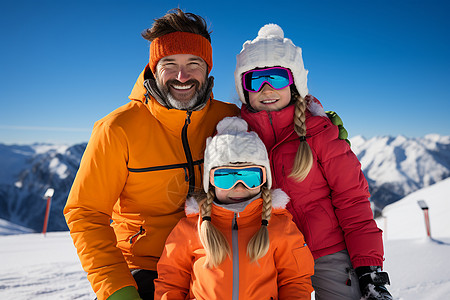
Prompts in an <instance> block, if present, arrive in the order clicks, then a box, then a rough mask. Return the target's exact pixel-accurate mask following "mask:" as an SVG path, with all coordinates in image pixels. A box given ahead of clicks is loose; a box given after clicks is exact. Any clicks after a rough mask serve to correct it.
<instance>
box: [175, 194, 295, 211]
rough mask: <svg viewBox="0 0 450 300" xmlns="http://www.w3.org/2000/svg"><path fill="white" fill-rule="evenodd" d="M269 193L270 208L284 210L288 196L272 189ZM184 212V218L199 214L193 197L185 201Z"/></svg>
mask: <svg viewBox="0 0 450 300" xmlns="http://www.w3.org/2000/svg"><path fill="white" fill-rule="evenodd" d="M270 192H271V194H272V208H273V209H274V210H281V209H286V205H287V204H288V203H289V201H290V199H289V196H288V195H287V194H286V193H285V192H284V191H283V190H282V189H273V190H271V191H270ZM184 211H185V213H186V216H192V215H197V214H199V213H200V208H199V206H198V202H197V199H196V198H195V197H189V198H188V199H186V204H185V208H184Z"/></svg>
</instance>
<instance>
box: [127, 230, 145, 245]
mask: <svg viewBox="0 0 450 300" xmlns="http://www.w3.org/2000/svg"><path fill="white" fill-rule="evenodd" d="M144 232H145V229H144V227H142V226H141V228H139V231H138V232H137V233H136V234H134V235H132V236H131V237H130V244H133V239H134V238H135V237H137V236H138V235H140V234H141V233H144Z"/></svg>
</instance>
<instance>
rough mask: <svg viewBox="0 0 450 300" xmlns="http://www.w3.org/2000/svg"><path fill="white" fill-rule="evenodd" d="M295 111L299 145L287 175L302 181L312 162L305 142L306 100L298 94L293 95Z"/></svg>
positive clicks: (309, 150) (310, 152)
mask: <svg viewBox="0 0 450 300" xmlns="http://www.w3.org/2000/svg"><path fill="white" fill-rule="evenodd" d="M293 97H296V98H297V99H296V101H295V113H294V130H295V132H296V133H297V134H298V136H299V137H300V145H299V146H298V149H297V154H296V155H295V159H294V165H293V168H292V172H291V174H289V177H292V178H294V179H295V180H297V181H298V182H300V181H303V180H304V179H305V178H306V176H308V173H309V171H310V170H311V167H312V164H313V155H312V151H311V148H310V147H309V144H308V143H307V142H306V123H305V121H306V114H305V111H306V101H305V99H304V98H302V97H301V96H300V95H294V96H293Z"/></svg>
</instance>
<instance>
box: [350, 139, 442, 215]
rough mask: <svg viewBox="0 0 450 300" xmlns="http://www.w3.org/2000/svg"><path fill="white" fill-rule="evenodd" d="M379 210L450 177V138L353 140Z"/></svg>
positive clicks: (353, 145) (353, 146) (373, 199)
mask: <svg viewBox="0 0 450 300" xmlns="http://www.w3.org/2000/svg"><path fill="white" fill-rule="evenodd" d="M351 142H352V150H353V152H355V154H356V155H357V156H358V159H359V160H360V162H361V165H362V170H363V172H364V175H365V176H366V178H367V180H368V181H369V184H370V192H371V195H372V197H371V200H372V201H374V202H375V204H376V205H377V206H378V207H379V208H383V207H384V206H386V205H388V204H390V203H393V202H395V201H397V200H399V199H400V198H402V197H404V196H405V195H408V194H410V193H411V192H414V191H416V190H418V189H421V188H423V187H427V186H429V185H432V184H434V183H436V182H439V181H441V180H442V179H445V178H447V177H449V176H450V136H440V135H436V134H429V135H426V136H425V137H422V138H406V137H404V136H397V137H390V136H384V137H374V138H371V139H365V138H363V137H361V136H357V137H354V138H352V139H351Z"/></svg>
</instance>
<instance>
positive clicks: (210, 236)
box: [198, 190, 231, 268]
mask: <svg viewBox="0 0 450 300" xmlns="http://www.w3.org/2000/svg"><path fill="white" fill-rule="evenodd" d="M214 197H215V195H214V192H213V190H209V191H208V193H207V195H206V199H205V200H204V201H203V202H202V204H201V206H200V212H201V213H200V217H201V219H200V217H199V221H198V222H199V224H200V225H199V227H200V230H199V236H200V241H201V243H202V245H203V248H205V251H206V261H205V264H204V266H205V267H206V268H212V267H217V266H218V265H220V264H221V263H222V262H223V261H224V259H225V258H226V256H227V255H228V256H230V255H231V251H230V245H229V244H228V242H227V240H226V238H225V236H224V235H223V233H222V232H220V230H219V229H217V228H216V226H214V224H213V223H212V222H211V210H212V204H213V200H214Z"/></svg>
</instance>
